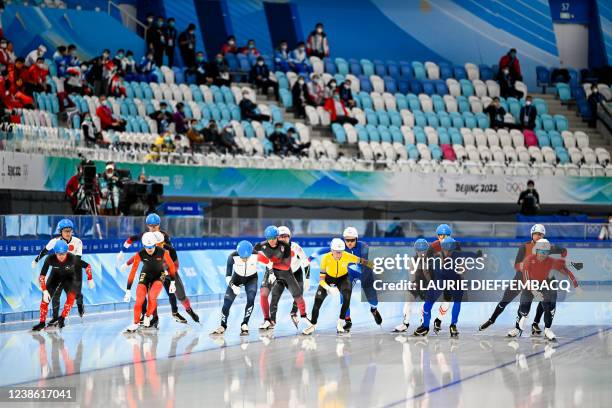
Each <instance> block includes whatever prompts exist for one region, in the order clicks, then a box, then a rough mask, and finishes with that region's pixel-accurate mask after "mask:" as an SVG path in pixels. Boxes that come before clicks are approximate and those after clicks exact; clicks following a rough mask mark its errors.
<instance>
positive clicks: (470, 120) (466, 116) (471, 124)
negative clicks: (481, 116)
mask: <svg viewBox="0 0 612 408" xmlns="http://www.w3.org/2000/svg"><path fill="white" fill-rule="evenodd" d="M462 116H463V120H464V122H465V127H466V128H469V129H474V128H475V127H477V122H476V118H475V117H474V114H472V113H471V112H464V113H463V114H462Z"/></svg>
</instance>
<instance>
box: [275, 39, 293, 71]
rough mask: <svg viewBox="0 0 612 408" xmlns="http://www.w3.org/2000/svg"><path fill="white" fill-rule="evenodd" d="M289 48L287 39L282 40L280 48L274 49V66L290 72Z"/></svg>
mask: <svg viewBox="0 0 612 408" xmlns="http://www.w3.org/2000/svg"><path fill="white" fill-rule="evenodd" d="M289 54H290V52H289V48H288V46H287V41H284V40H283V41H281V42H280V44H279V45H278V48H276V50H274V68H275V69H276V70H277V71H282V72H288V71H290V69H291V68H290V66H289Z"/></svg>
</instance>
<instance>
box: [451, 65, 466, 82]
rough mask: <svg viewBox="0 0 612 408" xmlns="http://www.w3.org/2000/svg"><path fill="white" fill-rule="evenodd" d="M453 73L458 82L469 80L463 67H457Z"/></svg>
mask: <svg viewBox="0 0 612 408" xmlns="http://www.w3.org/2000/svg"><path fill="white" fill-rule="evenodd" d="M453 72H454V74H455V75H454V76H455V79H456V80H461V79H467V72H466V71H465V67H464V66H463V65H455V67H454V68H453Z"/></svg>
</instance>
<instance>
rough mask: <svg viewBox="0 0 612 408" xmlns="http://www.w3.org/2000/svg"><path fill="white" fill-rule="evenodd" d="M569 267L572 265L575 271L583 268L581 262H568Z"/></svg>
mask: <svg viewBox="0 0 612 408" xmlns="http://www.w3.org/2000/svg"><path fill="white" fill-rule="evenodd" d="M570 265H572V266H573V267H574V269H576V270H577V271H579V270H581V269H582V268H583V267H584V264H583V263H582V262H570Z"/></svg>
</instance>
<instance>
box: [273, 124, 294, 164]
mask: <svg viewBox="0 0 612 408" xmlns="http://www.w3.org/2000/svg"><path fill="white" fill-rule="evenodd" d="M268 140H270V143H272V152H274V154H277V155H279V156H284V155H286V154H287V151H288V150H289V146H288V143H287V142H288V140H287V135H286V134H285V132H284V131H283V124H282V123H276V124H275V125H274V132H272V134H271V135H270V136H269V137H268Z"/></svg>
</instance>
